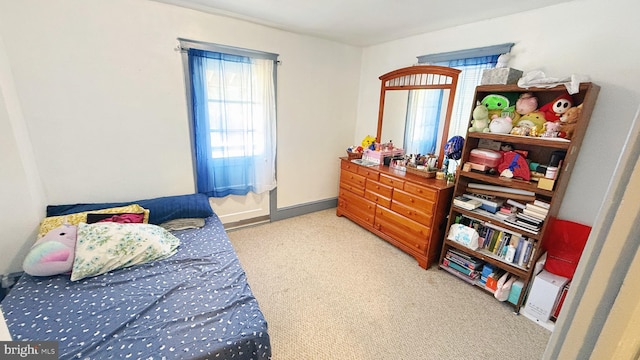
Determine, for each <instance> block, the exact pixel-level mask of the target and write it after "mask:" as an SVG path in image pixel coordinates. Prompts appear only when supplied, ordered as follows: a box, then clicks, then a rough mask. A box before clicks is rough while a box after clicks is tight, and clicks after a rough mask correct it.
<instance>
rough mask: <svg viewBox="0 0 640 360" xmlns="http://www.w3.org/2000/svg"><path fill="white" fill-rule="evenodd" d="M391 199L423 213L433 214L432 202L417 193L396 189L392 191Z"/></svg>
mask: <svg viewBox="0 0 640 360" xmlns="http://www.w3.org/2000/svg"><path fill="white" fill-rule="evenodd" d="M392 200H393V202H398V203H400V204H402V205H405V206H407V207H410V208H414V209H416V210H419V211H422V212H424V213H425V214H433V207H434V203H433V202H432V201H429V200H427V199H425V198H423V197H420V196H418V195H415V194H411V193H408V192H406V191H403V190H398V189H396V190H394V191H393V197H392Z"/></svg>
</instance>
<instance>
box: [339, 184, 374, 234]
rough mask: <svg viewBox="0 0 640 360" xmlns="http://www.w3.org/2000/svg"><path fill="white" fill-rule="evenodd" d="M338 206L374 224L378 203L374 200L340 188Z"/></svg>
mask: <svg viewBox="0 0 640 360" xmlns="http://www.w3.org/2000/svg"><path fill="white" fill-rule="evenodd" d="M338 207H340V209H342V210H343V211H344V212H346V213H349V214H351V215H352V216H354V217H357V218H359V219H361V220H362V221H364V222H366V223H368V224H369V225H371V226H373V219H374V217H375V211H376V204H375V203H374V202H371V201H369V200H366V199H365V198H363V197H359V196H357V195H355V194H353V193H351V192H350V191H347V190H345V189H343V188H340V196H339V197H338Z"/></svg>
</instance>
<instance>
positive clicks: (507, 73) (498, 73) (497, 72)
mask: <svg viewBox="0 0 640 360" xmlns="http://www.w3.org/2000/svg"><path fill="white" fill-rule="evenodd" d="M521 77H522V70H516V69H512V68H495V69H485V70H484V71H483V72H482V80H480V84H482V85H490V84H502V85H505V84H516V83H517V82H518V80H519V79H520V78H521Z"/></svg>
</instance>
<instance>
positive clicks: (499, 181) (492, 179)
mask: <svg viewBox="0 0 640 360" xmlns="http://www.w3.org/2000/svg"><path fill="white" fill-rule="evenodd" d="M458 176H462V177H464V178H466V179H468V180H478V181H481V182H484V183H487V184H492V185H498V186H506V187H510V188H512V189H519V190H526V191H531V192H533V193H536V194H538V195H542V196H547V197H551V196H553V191H550V190H544V189H540V188H538V184H537V183H535V182H533V181H524V180H519V179H507V178H503V177H500V176H498V175H487V174H482V173H477V172H473V171H460V174H459V175H458Z"/></svg>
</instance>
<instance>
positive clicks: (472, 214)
mask: <svg viewBox="0 0 640 360" xmlns="http://www.w3.org/2000/svg"><path fill="white" fill-rule="evenodd" d="M452 207H455V211H456V212H457V213H460V214H464V215H466V216H468V217H469V218H472V219H477V220H480V221H484V222H488V223H489V224H493V225H497V226H500V227H503V228H506V229H507V230H510V231H512V232H514V233H516V234H522V235H524V236H526V237H528V238H531V239H536V240H540V233H541V232H540V231H538V233H533V232H530V231H527V230H524V229H520V228H516V227H514V226H512V225H510V224H509V223H506V222H504V221H501V220H499V219H496V218H495V217H490V216H488V215H485V213H488V212H487V211H484V212H480V211H482V210H480V211H479V210H467V209H463V208H460V207H457V206H452Z"/></svg>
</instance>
